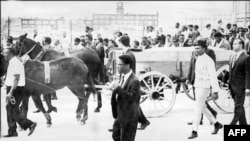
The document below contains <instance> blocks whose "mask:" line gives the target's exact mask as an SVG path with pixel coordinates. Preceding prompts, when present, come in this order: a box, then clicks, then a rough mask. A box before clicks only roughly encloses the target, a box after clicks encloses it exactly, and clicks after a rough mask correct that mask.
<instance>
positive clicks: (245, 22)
mask: <svg viewBox="0 0 250 141" xmlns="http://www.w3.org/2000/svg"><path fill="white" fill-rule="evenodd" d="M247 3H248V1H245V13H244V15H245V21H244V27H247V6H248V5H247Z"/></svg>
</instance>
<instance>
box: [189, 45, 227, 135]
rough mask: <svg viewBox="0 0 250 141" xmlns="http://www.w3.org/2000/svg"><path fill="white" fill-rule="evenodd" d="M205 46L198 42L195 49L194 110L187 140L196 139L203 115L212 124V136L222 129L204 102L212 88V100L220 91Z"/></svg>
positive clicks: (211, 61)
mask: <svg viewBox="0 0 250 141" xmlns="http://www.w3.org/2000/svg"><path fill="white" fill-rule="evenodd" d="M206 48H207V45H206V42H205V41H204V40H198V41H197V45H196V46H195V49H196V51H197V53H198V55H199V56H198V58H197V60H196V63H195V81H194V87H195V94H196V100H195V108H194V119H193V131H192V134H191V136H190V137H188V139H193V138H196V137H198V133H197V131H198V126H199V123H200V119H201V114H202V113H203V114H204V115H205V116H206V117H207V118H208V119H209V120H210V122H211V123H212V124H214V132H213V133H212V134H217V133H218V131H219V129H221V128H222V127H223V125H222V124H221V123H219V122H218V121H217V120H216V119H215V117H214V116H213V115H212V113H211V112H210V111H209V110H208V108H207V106H206V105H205V102H206V100H207V97H208V96H209V94H210V90H211V88H212V98H214V99H217V98H218V92H219V90H220V87H219V84H218V80H217V75H216V69H215V63H214V61H213V60H212V59H211V57H209V56H208V55H207V54H206V53H205V51H206Z"/></svg>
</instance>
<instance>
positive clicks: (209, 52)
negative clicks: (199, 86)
mask: <svg viewBox="0 0 250 141" xmlns="http://www.w3.org/2000/svg"><path fill="white" fill-rule="evenodd" d="M206 54H207V55H208V56H209V57H211V58H212V59H213V60H214V62H215V63H216V56H215V53H214V50H212V49H210V48H207V50H206ZM195 62H196V56H195V52H192V57H191V61H190V66H189V71H188V76H187V77H188V78H187V79H188V80H189V81H190V82H191V84H192V85H193V84H194V80H195Z"/></svg>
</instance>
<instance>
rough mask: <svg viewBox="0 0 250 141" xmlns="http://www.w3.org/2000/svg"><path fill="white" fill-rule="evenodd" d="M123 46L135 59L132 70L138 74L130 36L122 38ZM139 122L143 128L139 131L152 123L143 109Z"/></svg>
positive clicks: (125, 51)
mask: <svg viewBox="0 0 250 141" xmlns="http://www.w3.org/2000/svg"><path fill="white" fill-rule="evenodd" d="M120 42H121V45H122V46H123V50H124V54H126V55H129V56H130V57H131V58H132V59H133V64H132V67H131V69H132V70H133V73H136V59H135V55H134V53H133V52H132V50H131V49H130V47H129V44H130V39H129V37H128V36H122V37H121V38H120ZM139 122H140V123H141V126H140V128H139V129H141V130H144V129H145V128H146V127H147V126H148V125H149V124H150V122H149V121H148V120H147V118H146V117H145V115H144V114H143V112H142V110H141V108H139Z"/></svg>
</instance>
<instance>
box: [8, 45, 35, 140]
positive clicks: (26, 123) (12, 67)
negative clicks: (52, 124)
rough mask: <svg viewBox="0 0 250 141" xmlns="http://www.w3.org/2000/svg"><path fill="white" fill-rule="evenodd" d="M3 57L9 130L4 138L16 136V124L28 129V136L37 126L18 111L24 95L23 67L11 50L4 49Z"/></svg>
mask: <svg viewBox="0 0 250 141" xmlns="http://www.w3.org/2000/svg"><path fill="white" fill-rule="evenodd" d="M4 57H5V59H6V60H7V61H9V66H8V69H7V75H6V80H5V84H6V85H7V96H6V102H7V105H6V110H7V121H8V127H9V130H8V135H6V136H4V137H16V136H18V134H17V131H16V128H17V125H16V122H17V123H18V124H19V125H20V126H21V128H22V129H24V130H26V129H28V128H29V130H30V132H29V134H28V136H29V135H31V134H32V133H33V132H34V130H35V128H36V125H37V124H36V123H35V122H32V121H31V120H29V119H27V118H25V117H24V116H22V114H21V113H20V111H19V105H20V103H21V101H22V99H23V96H24V94H25V88H24V86H25V73H24V66H23V64H22V62H21V61H20V60H19V59H18V58H17V57H16V53H15V50H14V49H13V48H6V49H5V50H4Z"/></svg>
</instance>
